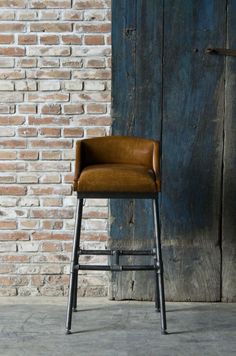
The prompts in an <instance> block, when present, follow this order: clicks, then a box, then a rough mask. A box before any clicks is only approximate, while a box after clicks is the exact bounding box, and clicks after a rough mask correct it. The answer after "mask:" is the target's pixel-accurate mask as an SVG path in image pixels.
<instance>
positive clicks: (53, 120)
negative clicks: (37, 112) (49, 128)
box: [29, 116, 69, 126]
mask: <svg viewBox="0 0 236 356" xmlns="http://www.w3.org/2000/svg"><path fill="white" fill-rule="evenodd" d="M29 125H56V126H60V125H61V126H64V125H69V119H68V118H67V117H63V116H60V117H54V116H48V117H36V116H30V117H29Z"/></svg>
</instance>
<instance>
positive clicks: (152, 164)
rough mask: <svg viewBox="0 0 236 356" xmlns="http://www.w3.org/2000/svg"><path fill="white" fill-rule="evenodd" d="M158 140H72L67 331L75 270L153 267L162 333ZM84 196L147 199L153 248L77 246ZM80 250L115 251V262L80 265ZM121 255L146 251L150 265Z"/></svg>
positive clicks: (73, 302)
mask: <svg viewBox="0 0 236 356" xmlns="http://www.w3.org/2000/svg"><path fill="white" fill-rule="evenodd" d="M160 183H161V182H160V153H159V142H158V141H154V140H146V139H143V138H138V137H128V136H107V137H99V138H91V139H84V140H81V141H77V143H76V162H75V179H74V190H75V191H76V192H77V198H78V199H77V209H76V225H75V234H74V241H73V251H72V259H71V270H70V282H69V296H68V307H67V319H66V333H67V334H70V333H71V331H70V330H71V321H72V310H74V311H76V307H77V284H78V271H79V270H104V271H127V270H154V271H155V283H156V296H155V305H156V310H157V311H160V315H161V330H162V333H163V334H166V310H165V295H164V281H163V263H162V252H161V239H160V222H159V210H158V193H159V192H160ZM85 198H112V199H115V198H117V199H120V198H124V199H130V198H133V199H152V200H153V213H154V227H155V237H154V249H152V250H144V251H134V250H126V251H124V250H122V251H119V250H115V251H113V250H82V249H80V230H81V220H82V210H83V199H85ZM80 255H111V256H114V255H115V256H116V257H117V258H116V262H115V264H114V265H83V264H79V256H80ZM120 255H151V256H153V264H152V265H121V264H120V263H119V256H120Z"/></svg>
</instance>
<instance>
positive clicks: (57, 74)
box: [3, 69, 70, 79]
mask: <svg viewBox="0 0 236 356" xmlns="http://www.w3.org/2000/svg"><path fill="white" fill-rule="evenodd" d="M27 77H28V78H30V79H70V72H69V71H66V70H61V69H53V70H51V69H50V70H36V71H31V72H28V73H27ZM3 79H4V78H3Z"/></svg>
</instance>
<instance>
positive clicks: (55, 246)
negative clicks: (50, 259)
mask: <svg viewBox="0 0 236 356" xmlns="http://www.w3.org/2000/svg"><path fill="white" fill-rule="evenodd" d="M41 251H42V252H60V251H62V245H61V243H60V242H44V243H43V244H42V245H41Z"/></svg>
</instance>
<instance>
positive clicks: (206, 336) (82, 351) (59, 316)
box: [0, 297, 236, 356]
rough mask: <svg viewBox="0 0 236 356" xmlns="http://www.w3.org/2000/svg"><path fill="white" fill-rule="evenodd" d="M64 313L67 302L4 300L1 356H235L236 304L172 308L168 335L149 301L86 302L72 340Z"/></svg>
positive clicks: (177, 305)
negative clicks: (161, 332)
mask: <svg viewBox="0 0 236 356" xmlns="http://www.w3.org/2000/svg"><path fill="white" fill-rule="evenodd" d="M65 313H66V299H65V298H45V297H44V298H40V297H34V298H32V297H25V298H21V297H16V298H14V297H10V298H0V355H1V356H16V355H17V356H29V355H30V356H39V355H40V356H41V355H42V356H47V355H50V356H54V355H55V356H56V355H58V356H59V355H60V356H61V355H63V356H67V355H71V356H73V355H76V356H83V355H86V356H90V355H91V356H116V355H117V356H141V355H142V356H152V355H153V356H154V355H155V356H172V355H173V356H195V355H196V356H202V355H204V356H218V355H225V356H231V355H236V305H235V304H223V303H212V304H209V303H207V304H205V303H167V321H168V331H169V334H168V335H161V334H160V322H159V321H160V320H159V314H158V313H156V312H155V311H154V304H153V303H149V302H133V301H129V302H128V301H124V302H113V301H109V300H107V299H104V298H81V299H80V300H79V311H78V312H77V313H74V314H73V329H72V331H73V334H72V335H65V332H64V325H65Z"/></svg>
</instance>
